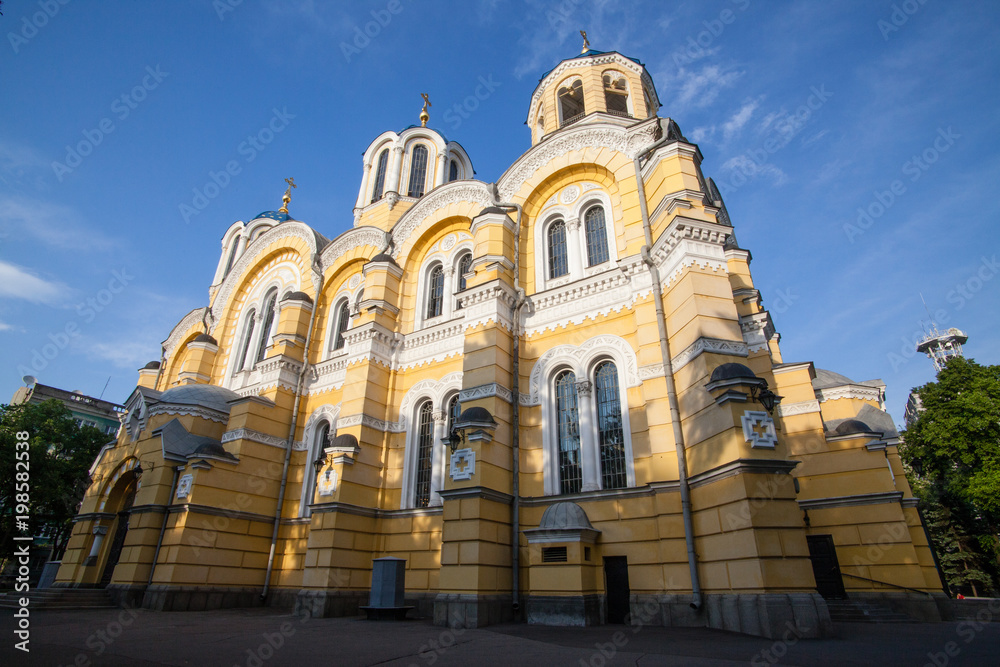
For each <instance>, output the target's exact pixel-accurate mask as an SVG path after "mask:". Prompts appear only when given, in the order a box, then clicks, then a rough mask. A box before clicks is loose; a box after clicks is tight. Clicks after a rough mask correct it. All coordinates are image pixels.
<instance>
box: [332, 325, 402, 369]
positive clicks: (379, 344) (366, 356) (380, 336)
mask: <svg viewBox="0 0 1000 667" xmlns="http://www.w3.org/2000/svg"><path fill="white" fill-rule="evenodd" d="M394 342H395V336H394V334H393V333H392V332H391V331H389V330H388V329H386V328H385V327H383V326H382V325H380V324H378V323H376V322H369V323H367V324H363V325H361V326H358V327H354V328H353V329H349V330H348V331H346V332H345V333H344V347H345V348H346V349H347V365H348V366H351V365H353V364H356V363H359V362H362V361H372V362H375V363H377V364H381V365H382V366H385V367H386V368H391V367H392V354H393V347H394Z"/></svg>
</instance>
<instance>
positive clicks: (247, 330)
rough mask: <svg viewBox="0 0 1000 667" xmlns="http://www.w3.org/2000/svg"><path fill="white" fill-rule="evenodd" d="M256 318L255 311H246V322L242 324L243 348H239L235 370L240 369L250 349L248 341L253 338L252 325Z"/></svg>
mask: <svg viewBox="0 0 1000 667" xmlns="http://www.w3.org/2000/svg"><path fill="white" fill-rule="evenodd" d="M256 319H257V313H256V311H253V310H251V311H250V312H249V313H247V321H246V324H245V325H243V348H242V349H241V350H240V361H239V363H238V364H237V365H236V370H237V371H241V370H243V367H244V366H246V363H247V353H248V352H249V351H250V342H251V341H252V340H253V326H254V323H255V321H256Z"/></svg>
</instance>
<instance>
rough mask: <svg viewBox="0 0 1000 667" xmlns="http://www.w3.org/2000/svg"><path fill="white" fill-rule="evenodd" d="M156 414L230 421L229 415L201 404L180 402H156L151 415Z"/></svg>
mask: <svg viewBox="0 0 1000 667" xmlns="http://www.w3.org/2000/svg"><path fill="white" fill-rule="evenodd" d="M155 415H191V416H193V417H201V418H202V419H208V420H209V421H213V422H218V423H220V424H228V423H229V415H228V414H226V413H225V412H220V411H218V410H213V409H211V408H206V407H203V406H200V405H182V404H179V403H155V404H154V405H153V406H151V407H150V408H149V416H150V417H153V416H155Z"/></svg>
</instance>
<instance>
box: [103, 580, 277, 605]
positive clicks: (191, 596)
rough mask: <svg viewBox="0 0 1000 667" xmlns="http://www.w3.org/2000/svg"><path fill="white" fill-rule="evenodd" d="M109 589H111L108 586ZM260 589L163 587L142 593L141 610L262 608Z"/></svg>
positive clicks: (152, 587) (147, 589)
mask: <svg viewBox="0 0 1000 667" xmlns="http://www.w3.org/2000/svg"><path fill="white" fill-rule="evenodd" d="M108 589H109V590H110V589H111V586H108ZM260 591H261V589H260V587H259V586H255V587H253V588H242V587H236V586H233V587H228V586H227V587H222V586H164V585H162V584H161V585H153V586H150V587H148V588H146V590H145V595H143V597H142V607H143V608H144V609H152V610H154V611H207V610H211V609H230V608H234V607H262V606H264V601H263V600H261V599H260Z"/></svg>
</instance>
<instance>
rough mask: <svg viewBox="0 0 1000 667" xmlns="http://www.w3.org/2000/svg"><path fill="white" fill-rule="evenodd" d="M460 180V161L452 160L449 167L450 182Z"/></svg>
mask: <svg viewBox="0 0 1000 667" xmlns="http://www.w3.org/2000/svg"><path fill="white" fill-rule="evenodd" d="M457 180H458V162H456V161H455V160H452V161H451V166H450V167H449V168H448V182H449V183H451V182H452V181H457Z"/></svg>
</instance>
